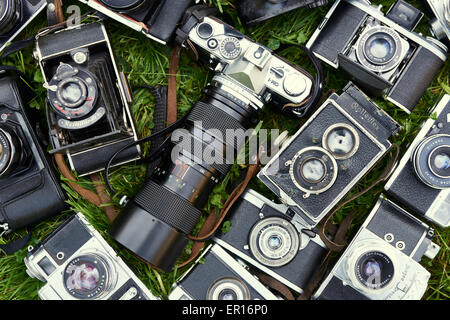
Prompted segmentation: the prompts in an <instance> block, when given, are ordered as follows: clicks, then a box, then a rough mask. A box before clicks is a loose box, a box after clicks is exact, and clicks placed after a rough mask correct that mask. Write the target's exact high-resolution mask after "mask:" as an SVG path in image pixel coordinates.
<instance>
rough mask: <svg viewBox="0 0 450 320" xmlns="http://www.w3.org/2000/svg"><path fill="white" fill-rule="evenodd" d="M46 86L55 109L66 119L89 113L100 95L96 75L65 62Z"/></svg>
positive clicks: (80, 116)
mask: <svg viewBox="0 0 450 320" xmlns="http://www.w3.org/2000/svg"><path fill="white" fill-rule="evenodd" d="M46 88H47V89H48V99H49V101H50V104H51V105H52V107H53V109H54V110H55V111H56V112H57V113H58V114H60V115H61V116H63V117H64V118H66V119H77V118H82V117H85V116H86V115H88V114H89V113H90V112H91V111H92V110H93V109H94V106H95V103H96V101H97V97H98V89H97V84H96V80H95V77H94V76H93V75H92V74H91V73H90V72H88V71H84V70H80V69H77V68H74V67H72V66H71V65H69V64H64V63H61V65H60V66H59V67H58V69H57V70H56V74H55V75H54V76H53V78H52V79H51V80H50V82H49V84H48V85H47V86H46ZM97 120H98V119H97Z"/></svg>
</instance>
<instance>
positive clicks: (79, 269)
mask: <svg viewBox="0 0 450 320" xmlns="http://www.w3.org/2000/svg"><path fill="white" fill-rule="evenodd" d="M66 272H67V273H69V277H68V278H67V281H66V286H67V289H69V290H75V291H77V292H80V293H85V292H88V291H91V290H94V289H95V288H96V287H97V286H98V285H99V282H100V272H99V270H98V269H97V267H96V266H95V265H94V264H92V263H89V262H82V263H79V264H73V265H71V266H70V267H69V268H67V271H66Z"/></svg>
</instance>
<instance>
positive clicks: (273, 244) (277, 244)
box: [268, 235, 283, 250]
mask: <svg viewBox="0 0 450 320" xmlns="http://www.w3.org/2000/svg"><path fill="white" fill-rule="evenodd" d="M268 242H269V243H268V246H269V248H270V249H272V250H276V249H279V248H281V246H282V244H283V240H281V238H280V237H279V236H278V235H272V236H270V237H269V241H268Z"/></svg>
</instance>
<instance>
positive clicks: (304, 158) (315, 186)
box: [285, 147, 338, 198]
mask: <svg viewBox="0 0 450 320" xmlns="http://www.w3.org/2000/svg"><path fill="white" fill-rule="evenodd" d="M285 165H287V166H290V168H289V175H290V176H291V179H292V181H293V182H294V184H295V185H296V186H297V188H299V189H300V190H302V191H304V192H305V195H303V197H305V198H307V197H309V195H310V194H319V193H322V192H325V191H326V190H328V189H329V188H331V186H332V185H333V184H334V182H335V181H336V178H337V174H338V166H337V163H336V160H335V159H334V157H333V156H332V155H331V154H330V153H329V152H328V151H327V150H325V149H323V148H320V147H308V148H305V149H302V150H300V151H299V152H298V153H297V154H296V155H295V156H294V158H292V160H290V161H287V162H286V164H285Z"/></svg>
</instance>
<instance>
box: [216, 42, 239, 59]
mask: <svg viewBox="0 0 450 320" xmlns="http://www.w3.org/2000/svg"><path fill="white" fill-rule="evenodd" d="M219 50H220V53H221V54H222V56H223V57H224V58H225V59H227V60H233V59H236V58H237V57H238V56H239V54H240V53H241V44H240V42H239V40H238V39H237V38H235V37H228V38H225V39H224V40H222V42H221V43H220V47H219Z"/></svg>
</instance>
